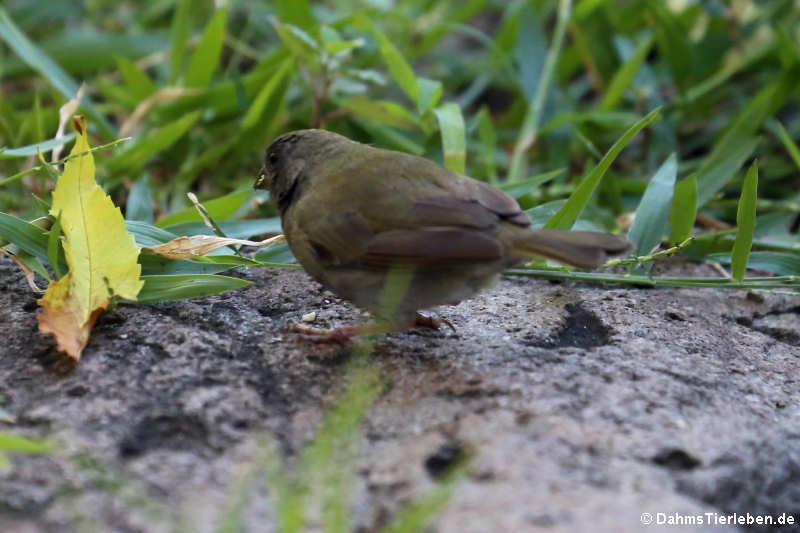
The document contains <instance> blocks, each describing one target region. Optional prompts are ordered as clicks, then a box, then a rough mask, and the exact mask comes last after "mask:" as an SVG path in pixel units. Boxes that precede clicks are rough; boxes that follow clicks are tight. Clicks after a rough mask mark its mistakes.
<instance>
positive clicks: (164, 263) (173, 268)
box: [139, 253, 258, 276]
mask: <svg viewBox="0 0 800 533" xmlns="http://www.w3.org/2000/svg"><path fill="white" fill-rule="evenodd" d="M213 257H214V258H215V259H216V258H219V259H223V261H220V262H216V261H206V260H201V259H167V258H166V257H163V256H160V255H158V254H150V253H142V254H139V264H140V265H142V276H167V275H186V274H218V273H220V272H225V271H226V270H230V269H232V268H234V267H237V266H242V263H241V262H240V261H235V259H241V258H239V257H236V256H213ZM204 259H211V257H207V258H204ZM251 263H253V262H247V263H245V264H247V265H250V264H251ZM252 266H258V263H256V264H255V265H252Z"/></svg>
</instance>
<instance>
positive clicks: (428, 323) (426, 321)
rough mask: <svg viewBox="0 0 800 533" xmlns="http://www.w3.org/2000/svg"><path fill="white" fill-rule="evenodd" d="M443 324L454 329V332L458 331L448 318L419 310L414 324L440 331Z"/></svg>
mask: <svg viewBox="0 0 800 533" xmlns="http://www.w3.org/2000/svg"><path fill="white" fill-rule="evenodd" d="M442 324H444V325H445V326H447V327H448V328H450V329H451V330H453V332H454V333H455V331H456V328H455V326H454V325H453V324H452V323H451V322H450V321H449V320H447V319H446V318H441V317H437V316H429V315H423V314H422V313H419V312H417V314H416V316H415V317H414V325H416V326H418V327H421V328H430V329H435V330H437V331H438V330H439V329H441V327H442Z"/></svg>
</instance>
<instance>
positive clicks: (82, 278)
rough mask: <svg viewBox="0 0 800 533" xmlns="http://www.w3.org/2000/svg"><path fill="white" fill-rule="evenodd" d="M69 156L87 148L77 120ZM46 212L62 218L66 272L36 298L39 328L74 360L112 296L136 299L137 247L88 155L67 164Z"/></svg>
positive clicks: (140, 285)
mask: <svg viewBox="0 0 800 533" xmlns="http://www.w3.org/2000/svg"><path fill="white" fill-rule="evenodd" d="M76 127H77V128H78V130H79V132H78V133H79V135H78V139H77V141H76V142H75V146H74V148H73V149H72V153H73V154H79V153H83V152H86V151H87V150H88V149H89V143H88V140H87V132H86V122H85V121H83V122H81V123H79V122H78V121H76ZM50 214H51V215H52V216H54V217H56V218H59V217H60V219H61V225H62V229H63V232H64V254H65V256H66V260H67V265H68V266H69V272H68V273H67V274H66V275H65V276H64V277H63V278H61V279H59V280H58V281H55V282H53V283H51V284H50V285H49V286H48V288H47V292H46V293H45V295H44V296H43V297H42V298H41V299H40V300H39V304H40V305H41V306H42V311H41V312H40V313H39V315H38V318H39V329H40V330H41V331H42V333H51V334H53V335H54V336H55V338H56V342H57V344H58V348H59V349H60V350H61V351H63V352H65V353H66V354H67V355H69V356H70V357H72V358H74V359H76V360H77V359H78V358H80V355H81V352H82V350H83V348H84V346H86V343H87V342H88V340H89V333H90V331H91V328H92V326H93V325H94V322H95V320H96V319H97V317H98V316H99V315H100V313H101V312H102V311H103V310H104V309H105V308H106V307H108V305H109V303H110V301H111V296H119V297H121V298H125V299H128V300H135V299H136V295H137V293H138V292H139V289H141V287H142V282H141V281H140V280H139V274H140V273H141V267H140V266H139V264H138V262H137V260H136V259H137V257H138V255H139V249H138V248H137V247H136V244H135V242H134V239H133V237H132V236H131V234H130V233H128V231H127V229H126V227H125V221H124V219H123V218H122V213H121V212H120V210H119V208H117V207H115V206H114V204H113V203H112V201H111V199H110V198H109V197H108V196H106V194H105V193H104V192H103V189H101V188H100V187H99V186H98V185H97V183H95V181H94V158H93V157H92V154H91V153H86V154H85V155H82V156H79V157H76V158H74V159H71V160H70V161H69V162H67V164H66V166H65V167H64V173H63V174H62V175H61V177H60V178H59V180H58V183H57V184H56V188H55V190H54V191H53V205H52V207H51V209H50Z"/></svg>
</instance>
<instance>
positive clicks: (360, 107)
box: [341, 95, 420, 130]
mask: <svg viewBox="0 0 800 533" xmlns="http://www.w3.org/2000/svg"><path fill="white" fill-rule="evenodd" d="M341 105H342V108H343V109H346V110H347V111H349V112H350V113H351V114H352V116H354V117H357V118H360V119H363V120H368V121H370V122H371V123H372V124H383V125H385V126H391V127H393V128H401V129H406V130H410V129H417V128H419V127H420V121H419V119H418V118H417V117H416V116H414V115H413V114H412V113H411V112H410V111H408V110H407V109H406V108H405V107H403V106H401V105H400V104H398V103H396V102H392V101H389V100H373V99H371V98H368V97H366V96H363V95H360V96H354V97H352V98H350V99H348V100H346V101H344V102H342V104H341Z"/></svg>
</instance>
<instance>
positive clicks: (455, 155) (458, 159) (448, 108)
mask: <svg viewBox="0 0 800 533" xmlns="http://www.w3.org/2000/svg"><path fill="white" fill-rule="evenodd" d="M433 112H434V113H435V114H436V119H437V120H438V122H439V130H440V131H441V133H442V152H443V153H444V166H446V167H447V168H449V169H450V170H452V171H453V172H458V173H459V174H463V173H464V170H465V167H466V160H467V139H466V134H465V132H464V117H463V115H462V114H461V108H460V107H459V105H458V104H456V103H453V102H448V103H446V104H444V105H442V106H440V107H437V108H436V109H434V111H433Z"/></svg>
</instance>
